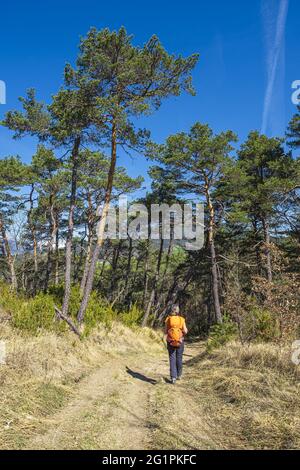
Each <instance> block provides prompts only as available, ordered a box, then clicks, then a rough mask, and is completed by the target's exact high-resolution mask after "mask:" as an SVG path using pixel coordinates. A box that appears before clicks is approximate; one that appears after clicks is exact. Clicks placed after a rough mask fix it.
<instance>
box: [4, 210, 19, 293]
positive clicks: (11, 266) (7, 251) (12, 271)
mask: <svg viewBox="0 0 300 470" xmlns="http://www.w3.org/2000/svg"><path fill="white" fill-rule="evenodd" d="M0 233H1V236H2V239H3V243H4V248H5V257H6V261H7V264H8V266H9V269H10V279H11V286H12V288H13V289H14V290H17V288H18V281H17V276H16V271H15V260H14V257H13V256H12V254H11V249H10V246H9V241H8V238H7V234H6V230H5V227H4V222H3V217H2V214H0Z"/></svg>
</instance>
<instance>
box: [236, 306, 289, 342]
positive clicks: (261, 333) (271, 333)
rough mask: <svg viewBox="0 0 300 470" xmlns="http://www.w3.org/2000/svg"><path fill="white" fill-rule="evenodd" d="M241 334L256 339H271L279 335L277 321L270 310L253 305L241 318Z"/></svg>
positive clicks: (266, 340) (265, 340)
mask: <svg viewBox="0 0 300 470" xmlns="http://www.w3.org/2000/svg"><path fill="white" fill-rule="evenodd" d="M242 328H243V332H242V333H243V336H244V337H245V338H246V339H251V340H257V341H264V342H268V341H273V340H274V339H276V338H278V337H279V334H280V332H279V325H278V321H277V319H276V317H275V315H273V314H272V313H271V312H269V311H268V310H265V309H261V308H259V307H253V308H252V309H251V310H250V312H249V313H248V314H247V315H246V316H245V318H244V320H243V327H242Z"/></svg>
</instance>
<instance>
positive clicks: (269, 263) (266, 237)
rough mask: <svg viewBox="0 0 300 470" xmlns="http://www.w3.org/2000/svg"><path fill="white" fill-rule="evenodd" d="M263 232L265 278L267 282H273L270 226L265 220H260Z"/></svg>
mask: <svg viewBox="0 0 300 470" xmlns="http://www.w3.org/2000/svg"><path fill="white" fill-rule="evenodd" d="M262 224H263V231H264V241H265V256H266V268H267V278H268V281H269V282H272V281H273V273H272V260H271V250H270V245H271V240H270V226H269V223H268V222H267V221H266V219H263V220H262Z"/></svg>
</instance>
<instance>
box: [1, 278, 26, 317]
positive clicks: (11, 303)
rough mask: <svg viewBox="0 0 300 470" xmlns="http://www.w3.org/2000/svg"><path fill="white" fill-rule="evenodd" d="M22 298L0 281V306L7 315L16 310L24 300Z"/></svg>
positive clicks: (12, 313)
mask: <svg viewBox="0 0 300 470" xmlns="http://www.w3.org/2000/svg"><path fill="white" fill-rule="evenodd" d="M24 300H25V299H24V298H22V297H21V296H19V295H17V294H16V293H15V292H13V291H12V290H11V288H10V286H8V285H7V284H4V283H0V308H1V309H2V310H3V311H4V312H5V313H6V314H9V315H12V316H13V315H14V313H15V312H18V311H19V310H20V308H21V306H22V304H23V302H24Z"/></svg>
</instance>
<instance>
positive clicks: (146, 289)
mask: <svg viewBox="0 0 300 470" xmlns="http://www.w3.org/2000/svg"><path fill="white" fill-rule="evenodd" d="M146 244H147V248H146V262H145V276H144V292H143V302H142V305H143V309H144V310H146V299H147V295H148V283H149V240H147V241H146Z"/></svg>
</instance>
